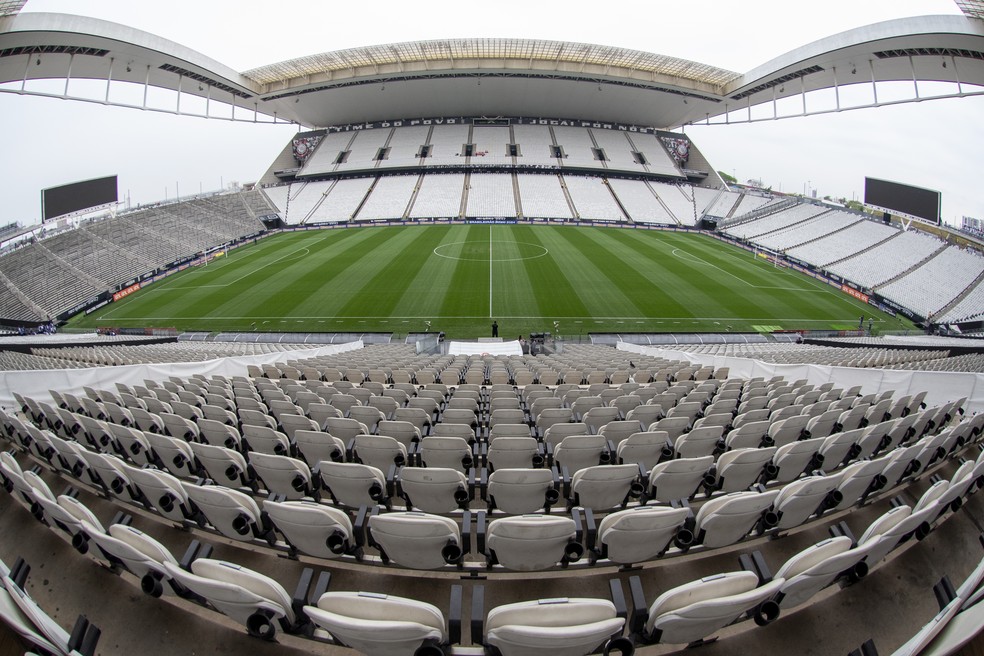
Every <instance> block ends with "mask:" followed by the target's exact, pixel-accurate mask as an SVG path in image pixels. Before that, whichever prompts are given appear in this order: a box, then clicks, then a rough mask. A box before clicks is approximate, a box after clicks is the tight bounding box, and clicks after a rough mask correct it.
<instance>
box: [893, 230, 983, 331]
mask: <svg viewBox="0 0 984 656" xmlns="http://www.w3.org/2000/svg"><path fill="white" fill-rule="evenodd" d="M982 273H984V257H982V256H980V255H977V254H975V253H972V252H971V251H968V250H964V249H961V248H959V247H957V246H950V247H948V248H946V249H945V250H943V251H941V252H939V253H937V254H936V255H935V256H934V257H933V258H932V259H930V260H929V261H928V262H924V263H922V264H921V265H920V266H919V267H917V268H916V269H915V270H913V271H912V272H910V273H907V274H906V275H904V276H902V277H901V278H899V279H898V280H893V281H892V282H890V283H888V284H887V285H885V286H884V287H881V288H880V289H879V290H878V291H879V292H880V293H881V294H882V295H883V296H885V297H887V298H890V299H892V300H893V301H897V302H898V303H900V304H901V305H902V306H903V307H907V308H910V309H912V310H914V311H916V312H918V313H919V314H921V315H923V316H926V317H931V316H933V315H934V314H936V313H937V312H939V311H940V310H941V309H943V308H944V307H946V306H947V305H949V304H950V302H951V301H953V299H955V298H956V297H957V295H959V294H960V293H961V292H963V291H964V290H965V289H967V287H968V285H970V284H971V283H973V282H974V281H975V280H977V279H978V278H980V276H981V274H982Z"/></svg>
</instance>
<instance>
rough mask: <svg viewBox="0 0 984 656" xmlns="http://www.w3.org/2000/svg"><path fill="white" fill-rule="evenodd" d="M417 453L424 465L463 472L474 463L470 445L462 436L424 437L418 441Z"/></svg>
mask: <svg viewBox="0 0 984 656" xmlns="http://www.w3.org/2000/svg"><path fill="white" fill-rule="evenodd" d="M438 426H440V424H438ZM418 453H419V455H420V459H421V461H422V462H423V465H424V466H425V467H439V468H447V469H457V470H458V471H461V472H463V473H464V472H467V471H468V469H469V468H470V467H472V465H473V464H474V463H473V459H472V450H471V447H469V446H468V442H467V440H465V438H462V437H435V436H428V437H425V438H424V439H422V440H421V441H420V444H419V446H418Z"/></svg>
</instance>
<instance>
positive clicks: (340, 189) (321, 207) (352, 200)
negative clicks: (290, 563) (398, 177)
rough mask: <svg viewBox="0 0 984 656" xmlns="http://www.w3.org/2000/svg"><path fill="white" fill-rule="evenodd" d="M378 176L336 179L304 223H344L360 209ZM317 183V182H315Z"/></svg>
mask: <svg viewBox="0 0 984 656" xmlns="http://www.w3.org/2000/svg"><path fill="white" fill-rule="evenodd" d="M375 181H376V178H345V179H342V180H337V181H335V182H334V183H333V184H332V185H331V187H330V188H329V190H328V192H327V194H326V195H325V197H324V200H322V201H321V202H320V203H319V204H318V205H316V206H315V207H314V209H313V210H312V211H311V213H310V214H308V216H307V218H306V219H305V220H304V223H343V222H346V221H349V220H350V219H351V218H352V217H353V216H355V213H356V212H357V211H358V210H359V207H360V206H361V205H362V202H363V200H364V199H365V198H366V194H368V193H369V190H370V189H371V188H372V185H373V184H374V183H375ZM315 184H317V183H315Z"/></svg>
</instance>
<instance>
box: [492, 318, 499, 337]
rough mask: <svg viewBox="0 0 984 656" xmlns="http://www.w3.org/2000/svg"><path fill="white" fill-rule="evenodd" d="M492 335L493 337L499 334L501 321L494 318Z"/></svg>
mask: <svg viewBox="0 0 984 656" xmlns="http://www.w3.org/2000/svg"><path fill="white" fill-rule="evenodd" d="M492 336H493V337H498V336H499V323H498V322H497V321H494V320H493V321H492Z"/></svg>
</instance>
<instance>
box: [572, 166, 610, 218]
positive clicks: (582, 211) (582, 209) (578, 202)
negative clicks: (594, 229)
mask: <svg viewBox="0 0 984 656" xmlns="http://www.w3.org/2000/svg"><path fill="white" fill-rule="evenodd" d="M564 186H565V188H566V189H567V193H569V194H570V197H571V202H572V203H573V204H574V208H575V210H576V213H577V218H579V219H581V220H591V221H624V220H625V216H624V215H623V214H622V210H621V209H620V208H619V206H618V203H617V202H616V201H615V198H614V197H613V196H612V192H611V189H610V188H609V187H608V181H607V180H604V179H602V178H593V177H584V176H577V175H565V176H564Z"/></svg>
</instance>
